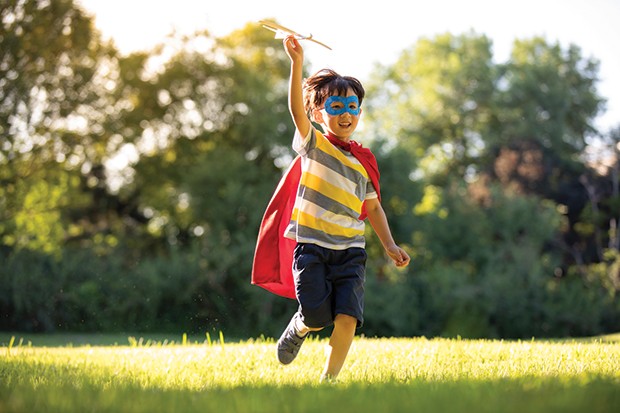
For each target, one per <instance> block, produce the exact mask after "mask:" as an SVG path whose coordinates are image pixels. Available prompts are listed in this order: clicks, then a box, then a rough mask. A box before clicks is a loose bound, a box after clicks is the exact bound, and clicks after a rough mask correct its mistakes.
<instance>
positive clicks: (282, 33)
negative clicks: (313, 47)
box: [258, 20, 332, 50]
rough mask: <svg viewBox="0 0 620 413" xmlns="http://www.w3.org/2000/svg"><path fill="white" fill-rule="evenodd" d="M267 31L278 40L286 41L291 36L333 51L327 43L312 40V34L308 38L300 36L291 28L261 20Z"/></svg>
mask: <svg viewBox="0 0 620 413" xmlns="http://www.w3.org/2000/svg"><path fill="white" fill-rule="evenodd" d="M258 22H259V23H260V24H261V25H262V26H263V27H264V28H265V29H267V30H271V31H272V32H274V33H275V34H276V36H275V38H276V39H284V38H285V37H286V36H289V35H293V36H295V38H296V39H298V40H310V41H311V42H314V43H316V44H319V45H321V46H323V47H325V48H327V49H329V50H332V48H331V47H329V46H328V45H326V44H325V43H321V42H319V41H318V40H315V39H313V38H312V34H309V35H308V36H304V35H303V34H299V33H297V32H296V31H294V30H291V29H289V28H286V27H284V26H281V25H279V24H277V23H274V22H272V21H269V20H259V21H258Z"/></svg>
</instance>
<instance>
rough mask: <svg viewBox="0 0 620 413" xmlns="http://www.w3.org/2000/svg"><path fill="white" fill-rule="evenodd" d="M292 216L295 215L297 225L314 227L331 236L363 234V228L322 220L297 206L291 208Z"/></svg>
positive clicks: (351, 236)
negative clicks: (348, 226)
mask: <svg viewBox="0 0 620 413" xmlns="http://www.w3.org/2000/svg"><path fill="white" fill-rule="evenodd" d="M293 216H294V217H296V220H297V224H298V225H303V226H305V227H308V228H312V229H316V230H318V231H322V232H324V233H326V234H329V235H332V236H343V237H348V238H353V237H356V236H363V235H364V231H363V230H358V229H355V228H346V227H343V226H340V225H338V224H334V223H332V222H328V221H324V220H322V219H321V218H317V217H315V216H312V215H310V214H306V213H304V212H301V211H299V210H298V209H297V208H295V209H294V210H293Z"/></svg>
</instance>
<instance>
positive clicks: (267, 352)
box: [0, 335, 620, 413]
mask: <svg viewBox="0 0 620 413" xmlns="http://www.w3.org/2000/svg"><path fill="white" fill-rule="evenodd" d="M619 338H620V337H618V335H616V336H607V337H601V338H599V339H588V340H570V341H566V340H564V341H539V340H531V341H493V340H457V339H430V340H429V339H425V338H413V339H395V338H393V339H369V338H356V340H355V342H354V344H353V347H352V349H351V353H350V356H349V358H348V360H347V364H346V365H345V368H344V370H343V372H342V373H341V375H340V378H339V382H338V383H336V384H331V385H325V384H320V383H319V382H318V377H319V375H320V373H321V368H322V364H323V361H324V354H323V351H324V347H325V345H326V341H325V340H319V339H310V340H309V341H307V342H306V343H305V344H304V346H303V348H302V351H301V353H300V355H299V357H298V358H297V360H295V362H294V363H293V364H291V365H290V366H281V365H279V363H278V362H277V361H276V358H275V345H274V342H273V340H264V339H260V340H249V341H243V342H235V343H227V342H225V340H224V337H223V336H218V337H208V338H206V337H202V338H196V337H190V338H187V337H176V338H175V339H166V338H163V337H152V338H149V337H144V338H142V339H141V338H134V337H129V338H128V337H124V338H122V337H120V336H112V337H111V336H91V337H89V336H62V335H61V336H52V337H45V336H42V337H38V336H24V337H21V336H19V335H16V336H15V338H14V339H12V337H11V336H8V337H7V336H6V335H3V336H0V343H1V344H2V347H0V412H3V413H4V412H46V411H50V412H80V413H82V412H130V413H131V412H158V411H165V412H211V411H213V412H314V411H316V412H339V413H344V412H353V411H355V412H400V411H403V412H404V411H406V412H409V411H415V412H583V411H587V412H589V413H594V412H615V411H620V342H619V341H618V340H619ZM38 341H40V343H38ZM101 343H104V344H105V345H101ZM40 344H42V346H39V345H40Z"/></svg>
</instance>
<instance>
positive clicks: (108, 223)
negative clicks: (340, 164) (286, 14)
mask: <svg viewBox="0 0 620 413" xmlns="http://www.w3.org/2000/svg"><path fill="white" fill-rule="evenodd" d="M0 21H1V26H0V263H1V264H0V286H1V287H0V330H5V331H11V330H19V331H39V332H52V331H127V330H132V331H137V330H139V331H177V332H178V331H187V332H190V333H202V332H205V331H211V332H213V331H219V330H224V331H226V332H227V334H229V335H237V336H239V337H249V336H258V335H260V334H263V333H264V334H266V335H277V334H279V332H280V330H281V328H282V326H283V325H285V323H286V319H287V318H288V317H289V316H290V313H291V312H292V311H293V309H294V308H295V303H294V302H293V301H290V300H286V299H282V298H279V297H275V296H272V295H270V294H269V293H267V292H265V291H263V290H261V289H259V288H256V287H253V286H250V285H249V274H250V270H251V263H252V257H253V251H254V246H255V239H256V234H257V229H258V224H259V222H260V218H261V216H262V213H263V211H264V208H265V206H266V204H267V202H268V200H269V197H270V196H271V194H272V192H273V189H274V188H275V185H276V183H277V182H278V180H279V177H280V176H281V173H282V170H283V168H285V167H286V166H287V164H288V162H289V161H290V159H291V156H292V152H291V149H290V140H291V137H292V134H293V129H292V122H291V121H290V117H289V114H288V109H287V98H286V93H287V78H288V71H289V61H288V58H287V57H286V55H285V54H284V52H283V50H281V47H279V44H278V43H277V42H274V41H273V39H272V36H271V34H270V33H269V32H268V31H266V30H263V29H262V28H260V27H259V26H258V25H254V24H248V26H246V27H245V28H244V29H242V30H240V31H237V32H233V33H231V34H230V35H228V36H226V37H223V38H215V37H213V36H211V35H210V34H209V32H208V30H206V31H204V32H200V33H196V34H195V35H193V36H189V37H175V36H171V37H170V39H169V40H168V41H167V42H166V43H165V44H162V45H160V46H158V47H156V48H155V49H153V50H151V51H148V52H142V53H134V54H131V55H127V56H125V55H121V54H119V53H118V51H117V50H116V49H115V47H114V45H113V44H109V43H105V42H103V41H102V40H101V38H100V36H99V34H98V32H97V31H96V29H95V27H94V25H93V19H92V17H91V16H89V15H86V14H85V13H84V12H83V11H82V10H81V9H80V8H78V7H77V6H76V5H75V4H73V1H72V0H57V1H53V2H48V1H38V0H7V1H5V2H3V3H2V5H1V6H0ZM355 58H359V59H367V58H369V57H367V56H358V57H355ZM353 75H354V74H353ZM597 78H598V64H597V61H596V60H595V59H594V58H585V57H584V56H582V55H581V51H580V49H579V47H578V46H577V45H571V46H569V47H568V48H563V47H560V46H559V45H558V44H554V43H549V42H547V41H546V40H545V39H542V38H532V39H519V40H516V41H515V42H514V45H513V49H512V54H511V56H510V58H509V60H508V61H506V62H498V61H496V59H494V57H493V53H492V43H491V41H490V40H489V39H488V38H486V37H485V36H483V35H479V34H477V33H475V32H469V33H465V34H460V35H455V34H449V33H448V34H444V35H440V36H437V37H434V38H427V39H421V40H419V41H417V42H416V43H415V44H413V45H412V46H411V47H410V48H407V49H404V50H403V51H402V53H401V55H400V58H399V59H398V60H397V61H396V62H395V63H394V64H392V65H389V66H382V65H377V67H376V70H375V71H374V72H373V73H372V75H371V76H370V78H369V79H361V80H362V81H363V82H364V84H365V85H366V87H367V92H368V95H367V98H366V99H365V101H364V108H365V109H364V110H365V111H364V124H363V128H362V129H361V130H360V131H359V132H358V133H357V134H356V139H357V140H359V141H361V142H363V143H364V144H365V145H367V146H370V147H372V148H373V150H374V151H375V153H376V154H377V157H378V160H379V165H380V169H381V172H382V178H381V182H382V194H383V197H384V207H385V209H386V212H387V214H388V217H389V219H390V223H391V227H392V229H393V232H394V235H395V238H396V239H397V240H398V242H399V243H401V244H403V245H404V246H405V247H406V248H407V249H408V251H409V252H410V254H411V255H412V257H413V260H414V264H413V265H411V266H410V267H409V268H408V269H407V270H405V271H399V270H396V269H394V268H393V267H391V266H390V265H389V263H388V262H387V260H386V258H385V256H384V255H383V252H382V251H381V247H380V245H379V243H378V240H377V239H376V237H375V236H374V235H372V233H371V232H369V234H368V250H369V263H368V277H367V285H368V288H367V305H366V324H365V326H364V327H363V331H362V332H363V333H364V334H366V335H369V336H374V335H377V336H391V335H398V336H413V335H426V336H457V335H460V336H462V337H497V338H523V337H525V338H528V337H531V336H539V337H541V336H575V335H594V334H599V333H605V332H613V331H618V330H620V300H619V299H618V291H619V289H620V252H619V249H620V231H618V228H619V225H620V195H619V183H618V177H619V165H620V160H619V156H618V154H619V151H620V148H619V146H618V145H619V143H620V125H619V127H617V128H614V129H612V130H609V131H600V130H597V129H596V128H595V127H594V126H593V125H594V120H595V119H596V117H597V115H598V114H600V113H601V112H602V111H603V110H604V104H605V101H604V98H603V97H602V96H601V95H600V93H599V91H598V90H597ZM592 148H596V149H595V150H593V149H592Z"/></svg>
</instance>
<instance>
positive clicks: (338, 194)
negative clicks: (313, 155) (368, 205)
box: [300, 172, 362, 213]
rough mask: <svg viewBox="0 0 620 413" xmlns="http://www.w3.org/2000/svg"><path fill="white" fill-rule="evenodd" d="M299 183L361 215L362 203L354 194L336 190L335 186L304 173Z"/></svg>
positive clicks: (339, 189)
mask: <svg viewBox="0 0 620 413" xmlns="http://www.w3.org/2000/svg"><path fill="white" fill-rule="evenodd" d="M300 183H301V184H302V185H304V186H306V187H308V188H310V189H314V190H315V191H317V192H319V193H321V194H323V195H325V196H326V197H328V198H331V199H334V200H337V201H338V202H339V203H341V204H342V205H345V206H346V207H348V208H350V209H352V210H354V211H356V212H357V213H361V211H362V201H360V200H359V199H358V198H357V197H356V196H355V195H354V194H351V193H349V192H347V191H345V190H343V189H341V188H338V187H337V186H335V185H332V184H330V183H329V182H327V181H325V180H323V179H321V178H319V177H318V176H316V175H312V174H311V173H308V172H305V173H304V174H303V175H302V176H301V181H300Z"/></svg>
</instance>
